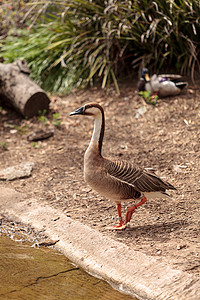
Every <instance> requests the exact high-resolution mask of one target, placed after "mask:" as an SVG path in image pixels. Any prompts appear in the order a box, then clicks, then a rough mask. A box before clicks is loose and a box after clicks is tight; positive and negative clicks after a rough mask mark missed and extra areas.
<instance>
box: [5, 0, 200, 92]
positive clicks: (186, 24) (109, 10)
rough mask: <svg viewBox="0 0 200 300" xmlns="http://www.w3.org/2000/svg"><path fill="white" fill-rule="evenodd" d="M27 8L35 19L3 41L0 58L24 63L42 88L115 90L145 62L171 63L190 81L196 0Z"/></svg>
mask: <svg viewBox="0 0 200 300" xmlns="http://www.w3.org/2000/svg"><path fill="white" fill-rule="evenodd" d="M52 3H53V4H52ZM37 5H38V8H39V10H40V11H43V14H42V16H40V17H38V18H37V16H38V15H39V14H37ZM42 6H43V8H44V9H43V10H42V8H41V7H42ZM33 11H34V12H35V19H34V20H36V19H37V22H32V24H31V26H30V28H28V29H23V30H16V31H15V34H14V36H12V35H10V36H8V37H7V38H6V39H5V40H4V42H3V43H4V44H3V47H2V51H1V53H2V55H3V57H4V59H5V61H6V62H10V61H13V60H15V59H17V58H20V57H23V58H25V59H26V60H28V62H29V67H30V68H31V71H32V72H31V76H32V77H33V78H34V79H35V80H36V81H37V82H38V83H39V84H40V85H41V86H42V87H43V88H44V89H45V90H47V91H50V92H59V93H66V92H67V91H70V90H71V89H72V88H82V87H84V86H87V85H88V84H90V85H94V84H97V83H98V82H100V83H101V86H102V87H103V88H105V87H106V86H107V87H108V88H109V86H110V84H111V83H112V82H113V83H114V85H115V88H116V90H117V92H118V93H119V86H118V81H119V79H120V78H124V77H125V76H127V75H129V74H130V73H131V72H133V69H137V68H139V67H142V66H145V65H146V66H147V65H150V66H151V71H153V69H154V70H156V71H159V70H160V69H161V68H163V67H167V66H170V65H172V66H173V67H175V68H176V69H177V71H178V72H181V73H185V74H186V73H188V74H190V75H191V77H192V79H194V73H195V69H198V70H199V71H200V64H199V61H200V41H199V35H200V25H199V20H200V2H199V1H198V0H194V1H183V0H174V1H170V0H167V1H164V0H160V1H146V0H138V1H128V0H123V1H120V0H116V1H112V0H111V1H101V0H96V1H94V0H73V1H53V2H50V1H49V2H48V1H39V2H38V3H36V2H34V3H33Z"/></svg>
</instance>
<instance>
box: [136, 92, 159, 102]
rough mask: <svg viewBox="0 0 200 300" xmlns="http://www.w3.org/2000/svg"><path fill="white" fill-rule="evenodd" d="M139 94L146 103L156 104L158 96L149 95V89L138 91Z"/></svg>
mask: <svg viewBox="0 0 200 300" xmlns="http://www.w3.org/2000/svg"><path fill="white" fill-rule="evenodd" d="M139 94H140V96H142V97H143V98H144V100H145V102H146V103H148V104H152V105H156V103H157V101H158V99H159V97H158V95H151V91H141V92H139Z"/></svg>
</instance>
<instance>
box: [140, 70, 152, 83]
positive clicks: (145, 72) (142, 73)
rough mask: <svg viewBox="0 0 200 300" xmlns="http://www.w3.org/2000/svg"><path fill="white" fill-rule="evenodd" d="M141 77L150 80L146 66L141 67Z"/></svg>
mask: <svg viewBox="0 0 200 300" xmlns="http://www.w3.org/2000/svg"><path fill="white" fill-rule="evenodd" d="M141 78H143V79H144V80H145V81H146V82H148V81H150V77H149V70H148V69H147V68H143V69H142V71H141Z"/></svg>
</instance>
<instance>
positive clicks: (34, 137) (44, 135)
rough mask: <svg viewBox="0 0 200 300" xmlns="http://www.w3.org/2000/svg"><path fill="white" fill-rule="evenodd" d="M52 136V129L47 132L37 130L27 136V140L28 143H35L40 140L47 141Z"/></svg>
mask: <svg viewBox="0 0 200 300" xmlns="http://www.w3.org/2000/svg"><path fill="white" fill-rule="evenodd" d="M53 135H54V130H53V129H47V130H43V129H40V130H37V131H35V132H32V133H31V134H29V135H28V136H27V140H28V141H29V142H35V141H40V140H45V139H48V138H49V137H51V136H53Z"/></svg>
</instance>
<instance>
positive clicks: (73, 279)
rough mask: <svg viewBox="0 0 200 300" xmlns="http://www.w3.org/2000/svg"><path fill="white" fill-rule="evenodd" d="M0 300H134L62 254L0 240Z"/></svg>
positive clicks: (4, 238)
mask: <svg viewBox="0 0 200 300" xmlns="http://www.w3.org/2000/svg"><path fill="white" fill-rule="evenodd" d="M0 299H2V300H7V299H8V300H12V299H14V300H18V299H20V300H38V299H39V300H40V299H42V300H43V299H48V300H51V299H52V300H54V299H56V300H57V299H59V300H62V299H69V300H97V299H98V300H111V299H113V300H134V299H135V300H136V298H132V297H131V296H129V295H124V294H122V293H120V292H118V291H116V290H114V289H113V288H112V287H111V286H110V285H109V284H107V283H106V282H104V281H102V280H99V279H97V278H94V277H92V276H90V275H88V274H87V273H85V272H84V271H83V270H81V269H80V268H78V267H76V266H74V265H73V264H72V263H71V262H70V261H69V260H68V259H67V258H66V257H65V256H64V255H63V254H61V253H59V252H57V251H55V250H53V249H49V248H33V247H30V244H28V243H22V242H16V241H13V240H11V239H10V238H8V237H6V236H0Z"/></svg>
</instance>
